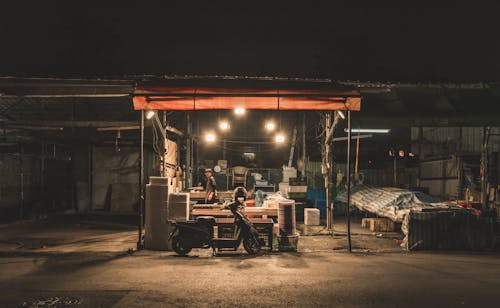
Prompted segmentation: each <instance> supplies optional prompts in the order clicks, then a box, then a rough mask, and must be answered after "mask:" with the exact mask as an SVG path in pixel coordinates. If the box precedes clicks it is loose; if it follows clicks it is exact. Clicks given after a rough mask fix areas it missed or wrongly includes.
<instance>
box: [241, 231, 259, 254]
mask: <svg viewBox="0 0 500 308" xmlns="http://www.w3.org/2000/svg"><path fill="white" fill-rule="evenodd" d="M243 247H244V248H245V250H246V252H248V254H249V255H255V254H258V253H259V252H260V248H261V245H260V242H259V239H258V238H256V237H255V236H253V235H250V236H248V237H246V238H244V239H243Z"/></svg>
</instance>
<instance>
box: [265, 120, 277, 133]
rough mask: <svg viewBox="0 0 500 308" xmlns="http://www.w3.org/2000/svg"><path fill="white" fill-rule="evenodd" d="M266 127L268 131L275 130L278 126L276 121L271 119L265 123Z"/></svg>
mask: <svg viewBox="0 0 500 308" xmlns="http://www.w3.org/2000/svg"><path fill="white" fill-rule="evenodd" d="M264 127H265V128H266V130H267V131H273V130H274V129H275V128H276V125H275V124H274V122H271V121H269V122H267V123H266V124H265V125H264Z"/></svg>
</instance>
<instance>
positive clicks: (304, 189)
mask: <svg viewBox="0 0 500 308" xmlns="http://www.w3.org/2000/svg"><path fill="white" fill-rule="evenodd" d="M288 192H307V185H297V186H290V188H289V189H288Z"/></svg>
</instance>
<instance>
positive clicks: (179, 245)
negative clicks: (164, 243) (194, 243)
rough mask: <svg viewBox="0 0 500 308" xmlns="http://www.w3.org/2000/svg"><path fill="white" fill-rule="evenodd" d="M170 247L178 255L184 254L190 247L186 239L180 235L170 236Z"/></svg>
mask: <svg viewBox="0 0 500 308" xmlns="http://www.w3.org/2000/svg"><path fill="white" fill-rule="evenodd" d="M172 249H173V250H174V251H175V252H176V253H177V254H179V255H181V256H185V255H186V254H188V253H189V252H190V251H191V249H192V247H190V246H189V245H186V241H184V239H183V238H182V237H181V236H178V235H177V236H174V237H173V238H172Z"/></svg>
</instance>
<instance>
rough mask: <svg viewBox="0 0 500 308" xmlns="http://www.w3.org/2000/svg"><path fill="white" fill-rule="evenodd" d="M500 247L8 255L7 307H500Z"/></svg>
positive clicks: (2, 302)
mask: <svg viewBox="0 0 500 308" xmlns="http://www.w3.org/2000/svg"><path fill="white" fill-rule="evenodd" d="M499 257H500V255H499V254H493V253H423V252H417V253H404V252H397V253H396V252H393V253H355V254H348V253H346V252H338V251H337V252H336V251H315V252H303V253H273V254H263V255H260V256H257V257H249V256H247V255H245V254H227V255H223V256H218V257H212V256H211V255H210V253H209V251H208V250H195V251H194V253H192V255H191V256H190V257H186V258H183V257H177V256H176V255H175V254H173V253H169V252H152V251H140V252H135V253H132V254H128V253H104V252H103V253H99V252H94V253H67V254H62V255H61V254H50V253H48V254H33V255H29V254H27V255H18V256H8V255H2V256H1V257H0V273H1V274H0V288H1V290H2V292H1V294H0V306H1V307H17V306H19V305H22V304H23V303H26V304H29V303H36V301H40V300H42V299H45V300H47V299H56V300H57V299H60V300H63V299H65V300H74V302H73V303H75V302H77V303H78V305H76V306H75V307H111V306H114V307H274V306H281V307H284V306H287V307H322V306H324V307H398V306H399V307H424V306H425V307H437V306H440V307H457V306H468V307H500V293H499V292H498V290H500V258H499Z"/></svg>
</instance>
